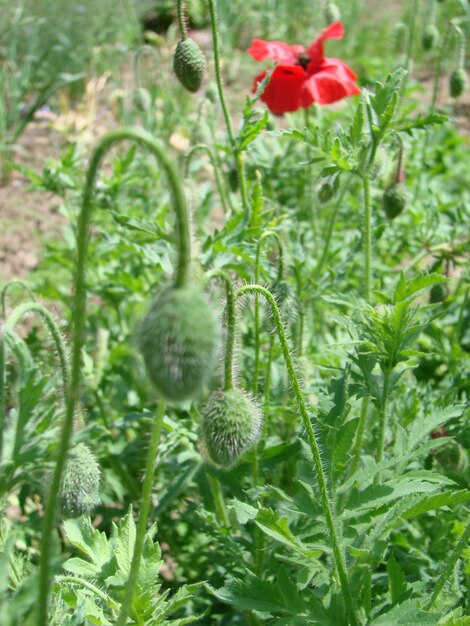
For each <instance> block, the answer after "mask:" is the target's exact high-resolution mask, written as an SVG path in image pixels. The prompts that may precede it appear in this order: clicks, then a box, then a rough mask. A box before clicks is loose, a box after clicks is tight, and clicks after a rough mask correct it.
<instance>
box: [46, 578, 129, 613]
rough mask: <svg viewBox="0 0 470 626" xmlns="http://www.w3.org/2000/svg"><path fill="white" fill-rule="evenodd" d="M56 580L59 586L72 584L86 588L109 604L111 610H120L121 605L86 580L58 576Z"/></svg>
mask: <svg viewBox="0 0 470 626" xmlns="http://www.w3.org/2000/svg"><path fill="white" fill-rule="evenodd" d="M55 580H56V582H57V583H58V584H60V583H70V584H71V585H80V586H81V587H85V589H88V590H89V591H91V592H92V593H94V594H95V596H96V597H97V598H99V599H100V600H102V601H103V602H104V603H105V604H107V605H108V606H109V608H110V609H118V608H119V604H118V603H117V602H115V601H114V600H113V599H112V598H111V597H110V596H108V594H107V593H104V592H103V591H101V589H98V587H96V586H95V585H93V584H92V583H90V582H88V581H87V580H85V578H80V577H79V576H57V577H56V579H55Z"/></svg>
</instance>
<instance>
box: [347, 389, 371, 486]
mask: <svg viewBox="0 0 470 626" xmlns="http://www.w3.org/2000/svg"><path fill="white" fill-rule="evenodd" d="M368 409H369V398H367V397H365V398H363V399H362V405H361V415H360V417H359V424H358V425H357V431H356V440H355V442H354V449H353V463H352V467H351V474H355V473H356V472H357V470H358V469H359V463H360V462H361V454H362V442H363V440H364V430H365V427H366V420H367V411H368Z"/></svg>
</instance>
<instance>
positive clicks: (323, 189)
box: [317, 176, 335, 204]
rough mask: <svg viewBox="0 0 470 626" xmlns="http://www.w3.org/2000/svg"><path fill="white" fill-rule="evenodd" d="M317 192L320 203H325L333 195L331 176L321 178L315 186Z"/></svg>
mask: <svg viewBox="0 0 470 626" xmlns="http://www.w3.org/2000/svg"><path fill="white" fill-rule="evenodd" d="M317 194H318V201H319V202H320V204H326V203H327V202H329V201H330V200H332V199H333V198H334V195H335V185H334V178H333V177H331V176H327V177H326V178H322V179H321V180H320V182H319V184H318V186H317Z"/></svg>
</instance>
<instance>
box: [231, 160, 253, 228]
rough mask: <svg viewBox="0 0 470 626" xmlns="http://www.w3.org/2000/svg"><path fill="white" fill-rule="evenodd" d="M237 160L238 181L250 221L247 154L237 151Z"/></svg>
mask: <svg viewBox="0 0 470 626" xmlns="http://www.w3.org/2000/svg"><path fill="white" fill-rule="evenodd" d="M235 160H236V163H237V172H238V182H239V184H240V194H241V196H242V206H243V210H244V211H245V214H246V215H247V217H248V223H249V224H250V222H251V211H250V203H249V202H248V189H247V182H246V174H245V155H244V154H243V153H242V152H240V151H238V150H237V151H236V156H235Z"/></svg>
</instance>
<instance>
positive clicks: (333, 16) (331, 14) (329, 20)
mask: <svg viewBox="0 0 470 626" xmlns="http://www.w3.org/2000/svg"><path fill="white" fill-rule="evenodd" d="M324 17H325V22H326V25H327V26H329V25H330V24H334V23H335V22H339V20H340V19H341V12H340V10H339V8H338V6H337V5H336V4H334V3H333V2H328V4H327V5H326V7H325V11H324Z"/></svg>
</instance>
